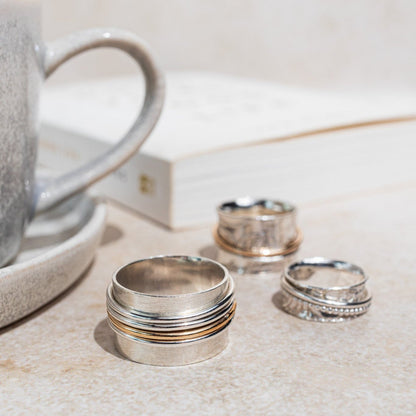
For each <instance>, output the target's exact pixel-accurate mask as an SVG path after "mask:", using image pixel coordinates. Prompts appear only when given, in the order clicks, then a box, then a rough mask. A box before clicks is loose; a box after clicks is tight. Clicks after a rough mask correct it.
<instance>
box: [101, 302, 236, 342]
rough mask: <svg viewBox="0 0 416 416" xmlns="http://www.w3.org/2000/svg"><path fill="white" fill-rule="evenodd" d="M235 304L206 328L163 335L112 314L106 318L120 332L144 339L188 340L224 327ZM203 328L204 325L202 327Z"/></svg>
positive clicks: (231, 317) (230, 316) (231, 316)
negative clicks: (139, 327)
mask: <svg viewBox="0 0 416 416" xmlns="http://www.w3.org/2000/svg"><path fill="white" fill-rule="evenodd" d="M236 307H237V304H236V302H234V303H233V305H232V307H231V309H230V311H229V312H228V313H227V314H226V315H225V316H224V317H223V318H222V319H221V320H220V322H219V323H216V324H215V325H214V326H211V327H209V328H208V329H203V330H201V331H187V330H183V331H176V332H174V333H173V332H170V333H168V334H165V335H161V333H160V332H154V331H146V330H140V329H136V328H133V327H131V326H129V325H126V324H123V323H122V322H120V321H118V320H116V319H115V318H114V317H113V316H111V315H108V319H109V320H110V321H111V323H112V324H113V325H114V326H115V327H116V328H117V329H118V330H120V331H121V332H123V333H125V334H127V335H130V336H133V337H135V338H141V339H145V340H147V341H158V342H160V341H173V342H174V341H189V340H194V339H198V338H201V337H203V336H207V335H211V334H213V333H214V332H218V331H219V330H221V329H223V328H224V327H226V326H227V325H228V324H229V322H230V321H231V320H232V319H233V317H234V313H235V310H236ZM202 328H204V327H202Z"/></svg>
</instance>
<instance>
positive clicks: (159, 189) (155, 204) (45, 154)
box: [38, 124, 172, 227]
mask: <svg viewBox="0 0 416 416" xmlns="http://www.w3.org/2000/svg"><path fill="white" fill-rule="evenodd" d="M109 147H110V145H109V144H108V143H105V142H102V141H100V140H96V139H93V138H91V137H86V136H82V135H79V134H77V133H74V132H69V131H66V130H64V129H61V128H57V127H55V126H53V125H49V124H43V125H42V126H41V133H40V142H39V155H38V160H39V163H40V165H42V166H44V167H46V168H49V169H52V170H53V171H55V172H56V173H61V172H64V171H68V170H71V169H74V168H76V167H78V166H81V165H82V164H84V163H85V162H87V161H88V160H90V159H92V158H94V157H95V156H97V154H99V153H102V152H105V151H106V150H108V148H109ZM170 171H171V167H170V164H169V163H168V162H166V161H163V160H160V159H157V158H154V157H152V156H149V155H146V154H143V153H137V154H136V155H134V156H133V157H132V158H131V159H130V160H129V161H128V162H126V163H125V164H124V165H123V166H122V167H121V168H119V169H118V170H116V171H115V172H113V173H111V174H110V175H109V176H107V177H106V178H104V179H103V180H101V181H100V182H98V183H97V184H95V185H94V187H93V188H95V190H97V191H98V192H100V193H102V194H104V195H105V196H107V197H109V198H111V199H113V200H115V201H117V202H119V203H121V204H123V205H125V206H127V207H128V208H131V209H133V210H135V211H137V212H139V213H140V214H143V215H145V216H147V217H149V218H151V219H153V220H155V221H157V222H160V223H162V224H163V225H166V226H168V227H171V225H172V224H171V218H170V217H171V216H170V212H171V208H170V205H171V186H170V184H171V180H170V176H169V175H170Z"/></svg>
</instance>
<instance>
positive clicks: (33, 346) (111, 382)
mask: <svg viewBox="0 0 416 416" xmlns="http://www.w3.org/2000/svg"><path fill="white" fill-rule="evenodd" d="M415 190H416V184H414V183H413V184H408V185H403V187H402V188H400V189H399V188H396V189H387V188H386V189H384V190H380V191H374V193H372V194H369V193H367V194H356V195H353V196H351V197H349V198H342V199H338V200H331V201H326V202H324V203H321V204H315V205H309V206H302V207H299V225H300V226H301V228H302V229H303V231H304V233H305V241H304V243H303V246H302V249H301V253H300V256H302V257H303V256H313V255H322V256H327V257H335V258H339V259H344V260H347V261H351V262H354V263H356V264H357V265H360V266H362V267H363V268H364V270H365V271H366V272H367V273H368V274H369V275H370V276H371V278H370V287H371V289H372V291H373V295H374V302H373V305H372V307H371V308H370V310H369V312H368V313H367V314H365V315H364V316H362V317H360V318H358V319H355V320H352V321H349V322H344V323H337V324H331V323H325V324H320V323H315V322H307V321H302V320H300V319H297V318H295V317H292V316H289V315H287V314H285V313H284V312H282V311H281V310H280V309H279V308H278V305H279V295H278V294H277V292H278V290H279V276H278V275H277V274H274V275H270V276H238V275H236V276H235V280H236V296H237V301H238V309H237V315H236V318H235V320H234V322H233V323H232V325H231V326H230V344H229V346H228V347H227V349H226V350H225V351H224V352H223V353H221V354H220V355H219V356H217V357H215V358H213V359H211V360H209V361H206V362H203V363H199V364H195V365H191V366H187V367H177V368H159V367H151V366H145V365H140V364H136V363H133V362H130V361H127V360H125V359H123V358H121V357H120V356H119V355H118V354H117V352H116V351H115V349H114V346H113V336H112V334H111V332H110V330H109V328H108V327H107V324H106V322H105V316H106V312H105V289H106V287H107V285H108V283H109V282H110V279H111V273H112V272H113V271H114V270H115V269H116V268H117V267H119V266H120V265H122V264H124V263H126V262H129V261H131V260H134V259H137V258H141V257H145V256H150V255H156V254H161V253H164V254H168V253H170V254H192V255H195V254H198V252H199V251H200V250H201V249H203V248H206V247H207V246H209V245H211V244H212V239H211V230H210V229H209V228H202V229H197V230H191V231H184V232H181V233H172V232H169V231H167V230H165V229H162V228H160V227H158V226H156V225H155V224H152V223H150V222H147V221H145V220H144V219H142V218H139V217H136V216H134V215H133V214H131V213H130V212H128V211H123V210H121V209H120V208H119V207H116V206H111V205H110V209H109V220H108V225H107V229H106V232H105V234H104V238H103V242H102V244H101V246H100V248H99V251H98V253H97V256H96V260H95V263H94V264H93V266H92V268H91V269H90V270H89V272H88V273H87V275H85V276H84V277H82V278H81V279H80V280H79V283H78V284H77V285H76V286H75V287H73V288H72V289H71V290H69V291H68V292H67V293H66V294H65V295H63V296H61V297H60V298H59V299H57V300H56V301H54V302H53V303H52V304H50V305H49V306H47V307H45V308H44V309H42V310H41V311H39V312H38V313H36V314H34V315H32V316H31V317H30V318H28V319H26V320H24V321H22V322H19V323H18V324H15V325H13V326H11V327H8V328H6V329H4V330H2V331H1V332H0V351H1V357H0V389H1V392H2V394H1V396H2V413H4V414H7V415H9V416H12V415H22V414H36V415H42V414H48V415H49V414H51V413H56V414H70V413H72V414H77V415H90V414H133V413H135V414H146V415H161V414H163V415H167V414H173V415H176V414H177V415H184V414H198V415H205V414H215V415H229V414H244V415H256V414H257V415H275V414H279V415H303V414H309V415H334V414H337V415H338V416H343V415H348V416H349V415H352V414H353V415H354V414H355V415H356V414H371V415H388V414H396V415H414V414H415V413H416V364H415V363H416V348H415V341H416V336H415V327H416V303H415V288H416V280H415V275H414V273H415V266H416V259H415V254H414V253H415V247H416V222H415V212H416V192H415Z"/></svg>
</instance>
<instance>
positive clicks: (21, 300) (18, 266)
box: [0, 194, 106, 328]
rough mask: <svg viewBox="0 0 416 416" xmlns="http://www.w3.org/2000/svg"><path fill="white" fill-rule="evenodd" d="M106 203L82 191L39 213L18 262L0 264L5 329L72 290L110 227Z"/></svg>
mask: <svg viewBox="0 0 416 416" xmlns="http://www.w3.org/2000/svg"><path fill="white" fill-rule="evenodd" d="M105 219H106V205H105V203H104V202H103V201H102V200H99V199H94V198H92V197H89V196H87V195H86V194H80V195H77V196H75V197H73V198H71V199H69V200H68V201H66V202H64V203H62V204H60V205H59V206H57V207H56V208H54V209H52V210H50V211H48V212H46V213H43V214H41V215H39V216H37V217H36V218H35V219H34V221H33V222H32V223H31V224H30V226H29V228H28V230H27V232H26V234H25V238H24V240H23V243H22V247H21V251H20V253H19V255H18V256H17V258H16V259H15V260H14V262H13V263H12V264H11V265H9V266H7V267H3V268H1V269H0V328H1V327H3V326H6V325H9V324H11V323H13V322H15V321H17V320H18V319H21V318H23V317H25V316H26V315H28V314H30V313H32V312H33V311H35V310H36V309H38V308H40V307H41V306H43V305H45V304H46V303H48V302H50V301H51V300H52V299H54V298H55V297H56V296H58V295H59V294H60V293H62V292H63V291H65V290H66V289H68V288H69V287H70V286H71V284H73V283H74V282H75V281H76V280H77V279H78V277H79V276H80V275H81V274H82V273H83V272H84V271H85V270H86V268H87V267H88V265H89V264H90V263H91V261H92V259H93V257H94V254H95V250H96V248H97V246H98V244H99V243H100V240H101V236H102V233H103V230H104V226H105Z"/></svg>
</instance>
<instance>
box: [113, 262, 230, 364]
mask: <svg viewBox="0 0 416 416" xmlns="http://www.w3.org/2000/svg"><path fill="white" fill-rule="evenodd" d="M235 309H236V303H235V301H234V283H233V280H232V278H231V276H230V274H229V273H228V270H227V269H226V268H225V267H224V266H222V265H221V264H219V263H217V262H215V261H212V260H209V259H205V258H202V257H190V256H157V257H151V258H148V259H143V260H139V261H136V262H133V263H130V264H127V265H126V266H123V267H121V268H120V269H118V270H117V271H116V272H115V273H114V275H113V279H112V283H111V284H110V286H109V288H108V290H107V313H108V322H109V325H110V327H111V328H112V329H113V331H114V332H115V334H116V345H117V348H118V350H119V351H120V353H121V354H123V355H124V356H126V357H127V358H129V359H131V360H132V361H137V362H141V363H145V364H153V365H163V366H176V365H185V364H191V363H194V362H198V361H203V360H206V359H208V358H210V357H213V356H214V355H216V354H218V353H219V352H221V351H222V350H223V349H224V348H225V346H226V345H227V342H228V326H229V324H230V323H231V321H232V319H233V317H234V314H235Z"/></svg>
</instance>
